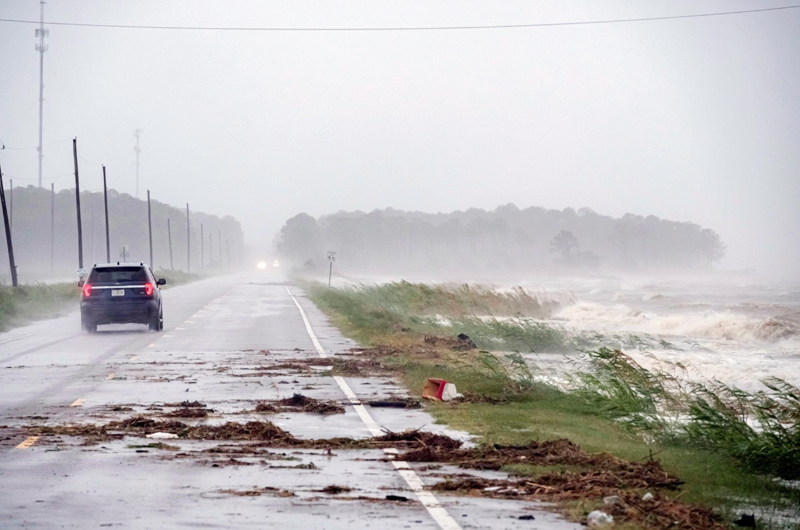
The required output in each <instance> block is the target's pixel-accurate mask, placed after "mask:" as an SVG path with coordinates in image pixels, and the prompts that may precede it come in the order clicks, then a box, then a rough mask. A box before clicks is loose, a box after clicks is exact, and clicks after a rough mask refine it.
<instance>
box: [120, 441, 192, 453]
mask: <svg viewBox="0 0 800 530" xmlns="http://www.w3.org/2000/svg"><path fill="white" fill-rule="evenodd" d="M128 449H163V450H164V451H178V450H180V447H177V446H175V445H167V444H165V443H161V442H154V443H149V444H130V445H128Z"/></svg>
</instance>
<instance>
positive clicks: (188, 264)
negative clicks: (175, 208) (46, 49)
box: [186, 202, 192, 272]
mask: <svg viewBox="0 0 800 530" xmlns="http://www.w3.org/2000/svg"><path fill="white" fill-rule="evenodd" d="M186 272H192V232H191V229H190V228H189V203H188V202H187V203H186Z"/></svg>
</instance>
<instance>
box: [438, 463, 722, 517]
mask: <svg viewBox="0 0 800 530" xmlns="http://www.w3.org/2000/svg"><path fill="white" fill-rule="evenodd" d="M637 482H639V483H638V484H631V483H629V482H625V480H624V479H621V478H620V477H618V476H617V474H616V473H612V472H610V471H596V472H585V473H570V472H564V473H549V474H546V475H542V476H539V477H537V478H536V479H535V481H532V480H498V479H484V478H478V477H471V478H458V479H456V480H445V481H442V482H438V483H436V484H434V485H433V486H432V487H431V489H433V490H435V491H442V492H451V493H459V494H461V495H464V494H467V495H475V496H482V497H494V498H505V499H516V500H546V501H577V500H584V499H587V498H588V499H591V498H594V499H604V500H605V502H603V504H602V508H601V509H602V510H603V511H604V512H606V513H608V514H610V515H612V516H613V517H614V520H615V521H617V522H625V523H629V524H635V525H637V526H639V527H642V528H648V529H654V530H656V529H657V530H667V529H676V528H681V529H687V530H688V529H697V530H700V529H702V530H724V529H725V528H727V526H725V525H724V524H723V522H722V519H721V518H720V517H719V516H718V515H717V514H715V513H714V512H713V511H712V510H710V509H708V508H706V507H703V506H697V505H692V504H686V503H682V502H680V501H679V500H677V499H674V498H670V497H668V496H665V495H659V494H656V495H652V498H650V497H646V500H645V498H644V496H643V495H642V491H644V490H646V489H649V488H651V487H652V485H649V484H647V482H648V481H647V480H641V479H639V480H637ZM582 522H583V523H586V521H585V520H584V521H582Z"/></svg>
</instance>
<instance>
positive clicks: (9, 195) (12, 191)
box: [8, 179, 14, 232]
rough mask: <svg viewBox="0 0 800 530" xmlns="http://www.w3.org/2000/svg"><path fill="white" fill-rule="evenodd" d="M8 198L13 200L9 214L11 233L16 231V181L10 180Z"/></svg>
mask: <svg viewBox="0 0 800 530" xmlns="http://www.w3.org/2000/svg"><path fill="white" fill-rule="evenodd" d="M8 198H9V199H11V211H10V212H9V223H10V224H11V231H12V232H13V231H14V179H8Z"/></svg>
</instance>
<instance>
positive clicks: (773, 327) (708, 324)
mask: <svg viewBox="0 0 800 530" xmlns="http://www.w3.org/2000/svg"><path fill="white" fill-rule="evenodd" d="M557 318H558V319H560V320H565V321H567V323H568V324H570V325H573V326H575V327H577V328H580V329H603V330H606V331H614V332H619V331H626V332H639V333H648V334H651V335H671V336H676V335H678V336H685V337H697V338H708V339H721V340H735V341H766V342H778V341H782V340H786V339H793V338H798V337H800V329H798V327H797V325H795V324H792V323H791V322H786V321H783V320H779V319H776V318H762V319H759V318H753V317H749V316H747V315H742V314H737V313H731V312H711V313H699V314H697V313H696V314H688V313H684V314H672V315H658V314H655V313H649V312H645V311H637V310H634V309H631V308H629V307H627V306H625V305H621V304H617V305H614V306H603V305H599V304H592V303H579V304H575V305H572V306H569V307H566V308H564V309H563V310H561V311H560V312H559V313H558V315H557Z"/></svg>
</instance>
